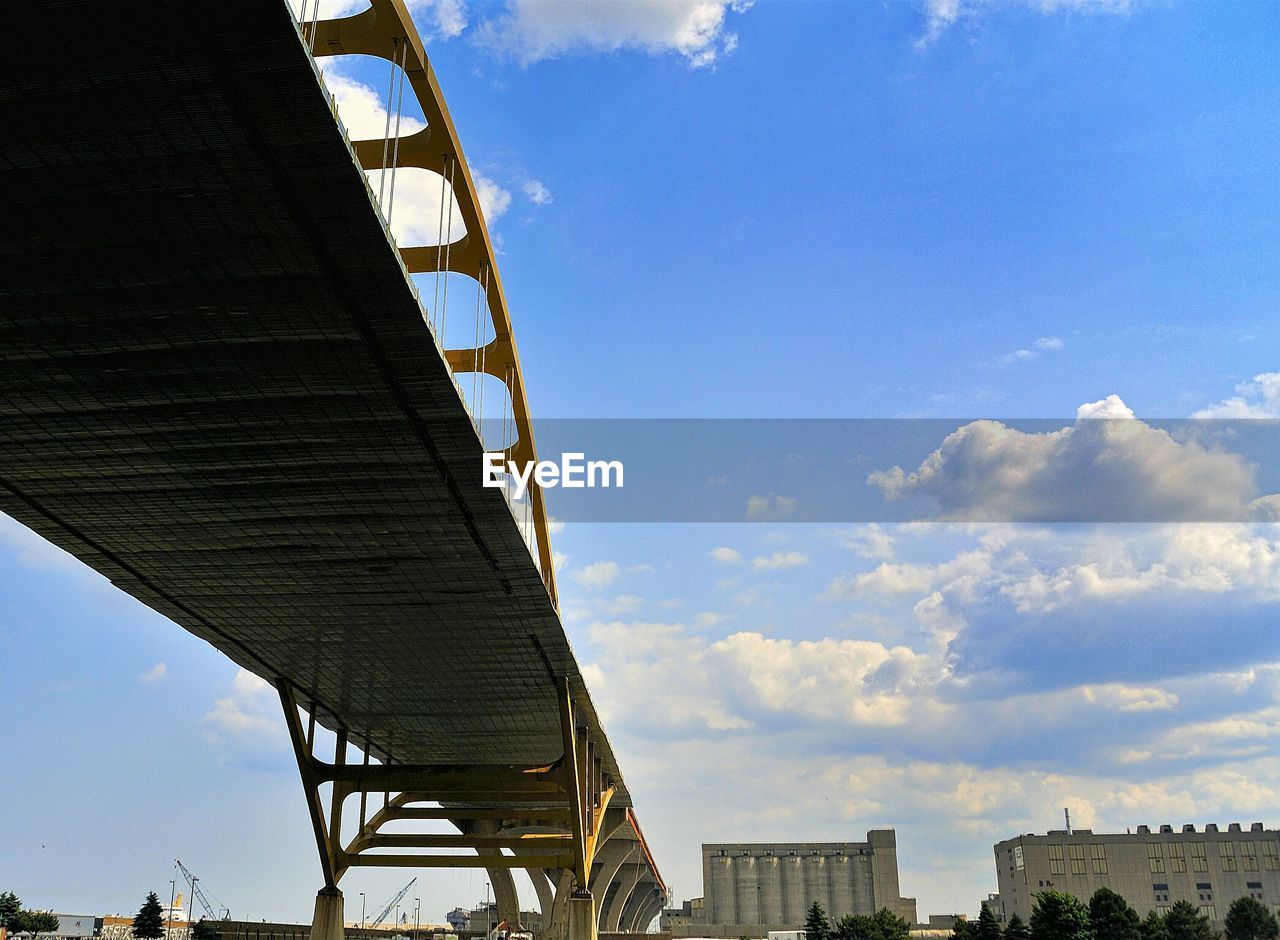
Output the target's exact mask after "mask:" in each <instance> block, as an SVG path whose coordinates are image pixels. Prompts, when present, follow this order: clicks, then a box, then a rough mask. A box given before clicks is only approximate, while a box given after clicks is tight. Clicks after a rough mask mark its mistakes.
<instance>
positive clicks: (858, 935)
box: [805, 914, 872, 940]
mask: <svg viewBox="0 0 1280 940" xmlns="http://www.w3.org/2000/svg"><path fill="white" fill-rule="evenodd" d="M871 929H872V928H871V918H870V917H868V916H867V915H866V914H845V915H844V916H843V917H841V918H840V919H839V920H838V921H836V922H835V925H834V926H833V927H832V928H831V940H871ZM805 930H806V931H807V930H808V925H807V924H806V925H805Z"/></svg>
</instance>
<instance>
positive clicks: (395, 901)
mask: <svg viewBox="0 0 1280 940" xmlns="http://www.w3.org/2000/svg"><path fill="white" fill-rule="evenodd" d="M417 880H418V879H417V878H414V879H413V881H410V882H409V883H408V884H407V885H405V886H404V887H403V888H401V889H400V890H399V891H397V892H396V896H395V897H394V898H392V899H391V900H390V901H388V902H387V906H386V907H384V908H383V909H382V912H381V913H380V914H379V915H378V916H377V917H375V918H374V919H373V923H371V924H370V925H369V926H370V927H380V926H382V922H383V921H384V920H386V919H387V915H388V914H390V913H391V909H392V908H393V907H395V906H396V905H397V904H399V903H400V899H401V898H403V897H404V896H405V895H406V894H408V893H409V889H410V888H412V887H413V885H414V882H416V881H417ZM396 926H397V927H399V926H400V925H399V924H396Z"/></svg>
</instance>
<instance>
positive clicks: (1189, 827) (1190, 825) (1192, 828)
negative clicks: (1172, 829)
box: [1182, 823, 1196, 832]
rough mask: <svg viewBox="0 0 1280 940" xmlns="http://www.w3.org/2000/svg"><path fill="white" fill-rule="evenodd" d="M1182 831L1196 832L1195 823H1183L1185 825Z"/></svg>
mask: <svg viewBox="0 0 1280 940" xmlns="http://www.w3.org/2000/svg"><path fill="white" fill-rule="evenodd" d="M1182 831H1183V832H1195V831H1196V826H1195V823H1183V825H1182Z"/></svg>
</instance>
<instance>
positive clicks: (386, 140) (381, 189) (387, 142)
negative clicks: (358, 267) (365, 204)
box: [316, 0, 400, 209]
mask: <svg viewBox="0 0 1280 940" xmlns="http://www.w3.org/2000/svg"><path fill="white" fill-rule="evenodd" d="M316 2H317V3H319V2H320V0H316ZM399 46H400V40H399V39H393V40H391V71H390V72H389V73H388V74H387V107H386V110H385V112H384V113H385V114H386V119H385V121H384V122H383V127H382V172H381V173H380V174H379V176H378V208H379V209H381V208H382V205H383V202H382V198H383V195H384V194H385V192H386V189H387V153H388V149H389V148H390V146H391V94H392V90H393V89H394V88H395V82H396V50H397V49H398V48H399Z"/></svg>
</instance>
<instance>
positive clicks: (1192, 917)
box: [1164, 901, 1214, 940]
mask: <svg viewBox="0 0 1280 940" xmlns="http://www.w3.org/2000/svg"><path fill="white" fill-rule="evenodd" d="M1164 929H1165V931H1166V932H1167V933H1168V937H1169V940H1214V932H1213V929H1212V928H1211V927H1210V926H1209V918H1208V917H1206V916H1205V915H1203V914H1201V913H1200V912H1199V911H1198V910H1197V909H1196V908H1195V906H1194V905H1192V904H1191V902H1189V901H1177V902H1176V903H1175V904H1174V905H1173V907H1171V908H1169V913H1168V914H1165V915H1164Z"/></svg>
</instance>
